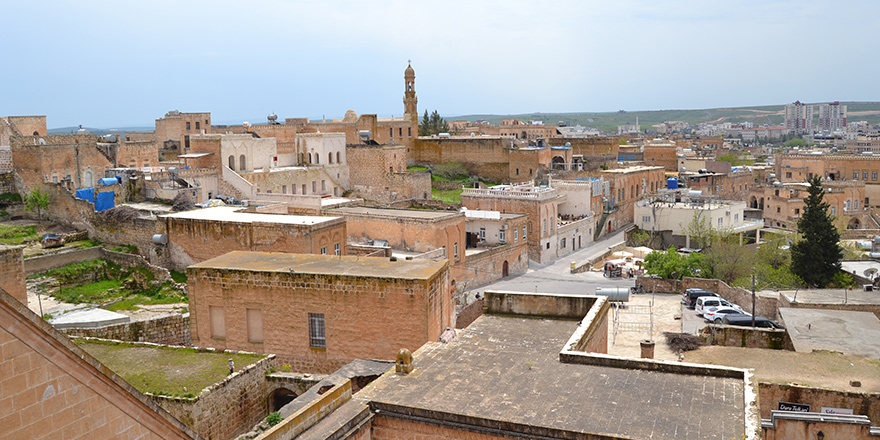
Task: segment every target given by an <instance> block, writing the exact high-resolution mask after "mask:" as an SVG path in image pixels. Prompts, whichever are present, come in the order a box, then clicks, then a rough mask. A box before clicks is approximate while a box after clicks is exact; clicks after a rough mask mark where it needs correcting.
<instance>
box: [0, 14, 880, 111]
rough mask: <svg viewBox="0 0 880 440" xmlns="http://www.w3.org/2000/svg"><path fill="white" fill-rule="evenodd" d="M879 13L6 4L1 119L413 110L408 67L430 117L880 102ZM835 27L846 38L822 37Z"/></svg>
mask: <svg viewBox="0 0 880 440" xmlns="http://www.w3.org/2000/svg"><path fill="white" fill-rule="evenodd" d="M877 12H880V4H877V3H876V2H871V1H867V0H854V1H848V2H838V3H831V2H827V1H819V0H814V1H809V0H808V1H788V0H786V1H758V0H746V1H740V2H723V3H717V4H716V3H715V2H712V3H710V4H707V3H706V2H701V1H698V0H688V1H684V0H683V1H674V2H653V1H643V0H629V1H621V2H614V3H613V4H611V3H609V2H599V1H589V2H574V1H570V2H565V1H563V2H553V3H550V4H537V3H534V2H524V1H509V2H467V3H466V2H458V1H450V2H442V3H436V2H435V3H424V4H423V3H417V2H402V1H400V2H382V3H380V4H375V3H362V2H353V1H351V2H349V1H341V2H316V1H284V0H258V1H253V2H247V3H239V2H235V3H233V2H230V1H219V2H208V1H190V2H183V3H180V2H171V1H155V2H154V1H151V2H140V1H137V2H123V3H118V2H110V1H83V2H74V3H68V2H60V1H36V2H29V3H22V2H19V3H10V4H6V5H4V15H5V16H7V17H9V18H10V19H8V20H6V21H5V23H4V26H3V27H2V28H0V37H2V38H3V41H6V42H7V44H6V45H5V47H4V49H5V50H4V59H5V61H6V62H5V63H3V65H4V67H3V68H2V69H0V90H2V92H0V114H2V115H4V116H5V115H34V114H39V115H46V116H47V118H48V125H49V126H50V127H66V126H76V125H79V124H82V125H84V126H90V127H102V128H111V127H114V126H117V127H122V126H149V125H151V124H152V122H153V121H154V120H155V119H156V118H159V117H162V116H163V115H164V114H165V113H166V112H167V111H169V110H172V109H177V110H180V111H184V112H200V111H208V112H211V113H212V119H213V120H215V121H218V122H231V121H238V120H239V119H241V120H242V121H243V120H244V119H243V118H254V117H255V116H258V115H267V114H269V113H272V112H274V113H276V114H278V115H279V116H280V117H281V118H287V117H309V118H321V117H322V116H325V117H327V118H328V119H329V118H340V117H342V116H343V115H344V113H345V111H346V110H348V109H353V110H355V111H356V112H357V113H358V114H363V113H376V114H379V115H380V116H391V115H394V116H401V115H402V114H403V102H402V99H403V93H404V82H403V71H404V69H405V68H406V66H407V60H409V59H411V60H412V66H413V68H414V69H415V71H416V82H415V88H416V92H417V94H418V98H419V114H422V113H423V112H424V111H425V110H428V111H429V112H430V111H433V110H435V109H436V110H438V111H439V112H440V113H441V114H442V115H444V116H457V115H467V114H525V113H533V112H542V113H572V112H611V111H616V110H618V109H626V110H630V111H650V110H661V109H702V108H717V107H741V106H758V105H783V104H786V103H791V102H794V101H795V100H800V101H802V102H808V103H814V102H831V101H877V100H880V96H877V92H876V89H875V88H874V87H873V82H874V81H873V79H874V78H873V77H874V74H873V72H875V71H876V70H877V64H878V61H877V60H875V59H874V58H872V57H870V56H865V54H866V53H867V52H868V48H869V46H868V45H869V42H870V41H872V37H873V33H872V30H873V29H875V28H876V26H877V24H878V20H880V18H878V16H880V14H877ZM854 21H858V23H859V25H858V26H854V25H850V24H852V23H853V22H854ZM834 26H840V28H839V29H838V30H837V32H835V35H838V36H840V37H842V39H841V38H828V37H827V32H824V31H823V30H827V29H829V27H834ZM795 36H796V39H797V44H796V45H793V44H791V40H792V39H794V38H795ZM797 49H801V51H800V52H799V51H797ZM823 60H825V61H823ZM832 64H833V65H832ZM263 117H264V116H263ZM251 122H262V120H256V121H251Z"/></svg>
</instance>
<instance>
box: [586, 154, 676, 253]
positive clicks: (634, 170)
mask: <svg viewBox="0 0 880 440" xmlns="http://www.w3.org/2000/svg"><path fill="white" fill-rule="evenodd" d="M589 174H590V176H591V177H596V178H599V179H602V180H604V181H606V182H608V183H609V187H610V188H609V191H610V193H611V194H610V197H608V200H606V201H604V202H605V206H603V210H602V211H603V212H602V213H601V214H597V215H601V216H600V217H599V219H598V220H597V221H596V238H598V237H600V236H601V235H602V234H607V233H610V232H612V231H616V230H618V229H620V228H621V227H623V226H624V225H627V224H629V223H631V222H632V219H633V207H634V206H635V202H636V201H638V200H640V199H641V198H643V197H644V196H646V195H650V194H654V193H656V192H657V191H658V190H660V189H661V188H664V187H665V185H666V173H665V170H664V169H663V168H661V167H659V166H633V167H628V168H617V169H611V170H603V171H600V172H597V173H589Z"/></svg>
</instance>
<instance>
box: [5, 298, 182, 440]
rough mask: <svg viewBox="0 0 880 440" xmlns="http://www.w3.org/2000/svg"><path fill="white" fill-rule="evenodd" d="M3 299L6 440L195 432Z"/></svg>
mask: <svg viewBox="0 0 880 440" xmlns="http://www.w3.org/2000/svg"><path fill="white" fill-rule="evenodd" d="M0 303H2V304H0V427H2V429H0V440H13V439H15V440H18V439H34V438H52V439H82V440H93V439H109V438H113V439H132V440H135V439H139V440H142V439H156V440H162V439H187V438H195V433H193V432H191V431H190V430H189V429H188V428H186V427H185V426H184V425H182V424H180V423H179V422H178V421H176V420H174V419H172V418H171V417H170V416H169V415H168V414H167V413H166V412H165V411H163V410H162V409H161V408H159V407H158V406H157V405H155V404H153V403H152V402H150V401H149V400H148V399H147V398H146V397H145V396H143V395H141V394H140V393H138V392H137V391H136V390H135V389H134V388H133V387H131V386H130V385H128V384H127V383H125V382H124V381H123V380H122V379H120V378H118V377H117V376H116V375H115V374H114V373H112V372H111V371H109V370H107V369H106V368H105V367H103V366H102V365H101V364H100V363H99V362H98V361H96V360H95V359H94V358H92V357H91V356H89V355H88V354H87V353H85V352H83V351H81V350H78V347H76V346H75V345H73V343H72V342H70V341H69V340H67V339H66V338H64V337H63V336H60V335H59V334H57V333H55V332H54V330H53V329H52V328H51V326H50V325H49V324H48V323H45V322H43V321H42V319H40V318H39V317H37V316H36V315H34V314H33V313H32V312H30V311H29V310H27V308H26V306H25V305H23V304H18V305H17V306H16V304H17V301H15V300H14V299H12V298H11V297H10V296H9V295H8V294H6V293H5V292H3V291H2V290H0ZM13 303H16V304H13Z"/></svg>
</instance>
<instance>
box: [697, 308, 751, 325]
mask: <svg viewBox="0 0 880 440" xmlns="http://www.w3.org/2000/svg"><path fill="white" fill-rule="evenodd" d="M729 314H741V315H749V316H752V315H751V314H749V313H745V312H743V311H742V310H737V309H734V308H733V307H709V308H707V309H706V311H705V312H703V318H706V321H709V322H714V323H716V324H721V320H722V319H723V318H724V315H729Z"/></svg>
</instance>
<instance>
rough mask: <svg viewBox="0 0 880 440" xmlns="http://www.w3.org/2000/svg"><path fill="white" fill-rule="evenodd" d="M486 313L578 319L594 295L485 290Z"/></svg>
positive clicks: (586, 311) (583, 313) (587, 308)
mask: <svg viewBox="0 0 880 440" xmlns="http://www.w3.org/2000/svg"><path fill="white" fill-rule="evenodd" d="M484 295H485V297H486V300H485V310H484V312H485V313H487V314H498V315H526V316H543V317H548V318H568V319H576V320H579V319H581V318H583V317H584V316H586V315H587V313H588V312H589V311H590V308H591V307H592V306H593V303H595V302H596V299H597V298H596V297H595V296H567V295H554V294H551V293H522V292H504V291H494V290H487V291H485V292H484Z"/></svg>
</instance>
